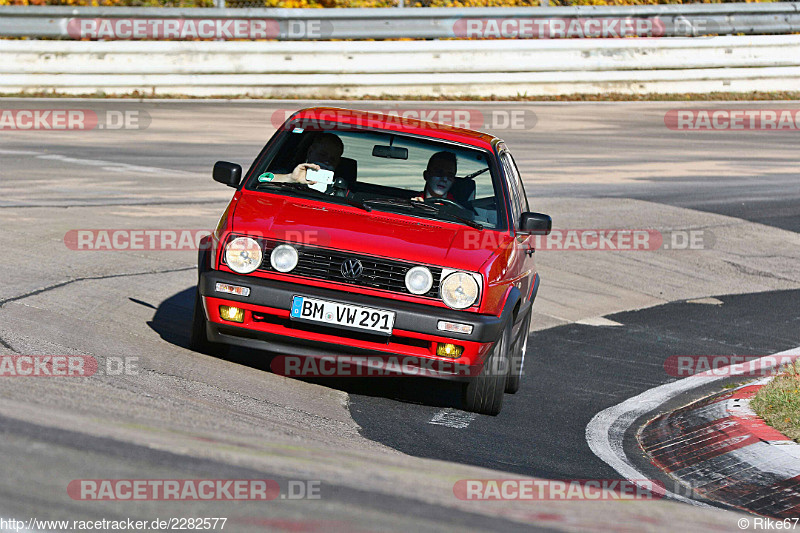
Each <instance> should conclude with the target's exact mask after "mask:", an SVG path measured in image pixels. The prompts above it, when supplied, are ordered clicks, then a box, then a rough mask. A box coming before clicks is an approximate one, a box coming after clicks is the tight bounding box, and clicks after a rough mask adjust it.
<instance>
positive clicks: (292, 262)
mask: <svg viewBox="0 0 800 533" xmlns="http://www.w3.org/2000/svg"><path fill="white" fill-rule="evenodd" d="M297 259H298V256H297V249H296V248H295V247H294V246H290V245H288V244H281V245H280V246H276V247H275V249H274V250H272V255H270V256H269V262H270V264H271V265H272V268H274V269H275V270H277V271H278V272H289V271H291V270H292V269H294V267H296V266H297Z"/></svg>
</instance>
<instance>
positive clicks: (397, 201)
mask: <svg viewBox="0 0 800 533" xmlns="http://www.w3.org/2000/svg"><path fill="white" fill-rule="evenodd" d="M364 203H365V204H379V205H391V206H396V207H409V208H411V209H417V210H421V211H426V212H428V213H438V212H439V208H438V207H435V206H432V205H428V204H425V203H422V202H414V201H412V200H405V199H403V198H367V199H366V200H364Z"/></svg>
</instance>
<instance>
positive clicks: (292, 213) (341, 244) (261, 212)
mask: <svg viewBox="0 0 800 533" xmlns="http://www.w3.org/2000/svg"><path fill="white" fill-rule="evenodd" d="M232 226H233V227H232V231H234V232H236V233H242V234H254V235H261V236H264V237H267V238H275V239H278V240H287V241H294V242H300V243H304V244H308V245H316V246H322V247H325V248H333V249H337V250H348V251H352V252H354V253H362V254H367V255H376V256H381V257H387V258H392V259H400V260H405V261H411V262H415V263H427V264H430V265H438V266H444V267H449V268H455V269H461V270H470V271H478V270H479V269H480V267H481V265H483V264H484V263H485V262H486V261H487V260H488V259H489V258H490V257H491V256H492V254H493V253H495V252H496V251H497V249H498V248H499V247H500V246H501V245H502V243H503V242H504V240H507V239H510V238H511V237H510V236H508V235H507V234H502V233H499V232H494V231H490V230H483V231H480V230H475V229H473V228H470V227H469V226H465V225H460V224H453V223H449V222H439V221H436V220H428V219H422V218H417V217H410V216H404V215H399V214H395V213H389V212H385V211H378V210H377V209H373V210H372V211H371V212H366V211H362V210H359V209H357V208H353V207H350V206H347V205H343V206H340V205H338V204H331V203H326V202H318V201H314V200H309V199H306V198H294V197H290V196H281V195H273V194H261V193H253V192H250V191H242V195H241V197H240V199H239V201H238V203H237V205H236V209H235V211H234V218H233V225H232ZM487 237H488V238H487ZM498 241H500V242H498Z"/></svg>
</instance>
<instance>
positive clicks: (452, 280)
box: [440, 272, 478, 309]
mask: <svg viewBox="0 0 800 533" xmlns="http://www.w3.org/2000/svg"><path fill="white" fill-rule="evenodd" d="M440 293H441V295H442V301H444V303H446V304H447V305H448V306H449V307H452V308H453V309H466V308H467V307H469V306H470V305H472V304H474V303H475V300H477V299H478V282H477V281H475V278H473V277H472V276H471V275H469V274H467V273H466V272H453V273H452V274H450V275H449V276H447V277H446V278H444V281H443V282H442V286H441V288H440Z"/></svg>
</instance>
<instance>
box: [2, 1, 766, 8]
mask: <svg viewBox="0 0 800 533" xmlns="http://www.w3.org/2000/svg"><path fill="white" fill-rule="evenodd" d="M727 1H728V0H704V1H702V2H684V1H682V0H550V5H553V6H570V5H633V4H689V3H709V4H721V3H726V2H727ZM730 1H741V0H730ZM766 1H771V0H766ZM226 3H227V6H228V7H286V8H301V7H311V8H323V7H397V5H398V0H227V2H226ZM26 5H39V6H42V5H51V6H141V7H214V1H213V0H0V6H26ZM538 5H540V4H539V0H405V6H407V7H513V6H538Z"/></svg>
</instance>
